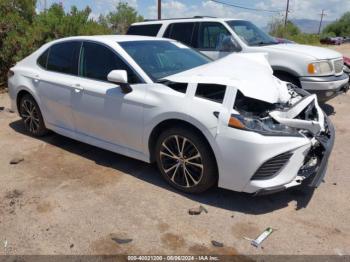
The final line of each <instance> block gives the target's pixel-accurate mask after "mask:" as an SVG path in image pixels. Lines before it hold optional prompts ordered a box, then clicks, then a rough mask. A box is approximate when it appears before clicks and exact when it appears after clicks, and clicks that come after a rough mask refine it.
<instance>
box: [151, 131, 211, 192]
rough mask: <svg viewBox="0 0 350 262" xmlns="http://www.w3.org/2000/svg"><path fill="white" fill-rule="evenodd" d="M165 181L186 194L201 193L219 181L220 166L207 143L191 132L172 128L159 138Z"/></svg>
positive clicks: (158, 156)
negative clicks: (218, 168) (217, 164)
mask: <svg viewBox="0 0 350 262" xmlns="http://www.w3.org/2000/svg"><path fill="white" fill-rule="evenodd" d="M155 154H156V156H155V158H156V161H157V165H158V168H159V170H160V172H161V173H162V175H163V177H164V178H165V180H166V181H167V182H168V183H169V184H170V185H171V186H173V187H175V188H176V189H179V190H181V191H183V192H186V193H201V192H204V191H206V190H207V189H209V188H210V187H212V186H213V185H214V184H215V183H216V181H217V166H216V160H215V157H214V154H213V152H212V150H211V148H210V146H209V144H208V142H207V141H206V140H205V139H204V138H203V137H202V135H201V134H199V133H198V132H195V131H193V130H191V129H186V128H182V127H173V128H169V129H167V130H165V131H164V132H163V133H161V135H160V136H159V138H158V140H157V143H156V147H155Z"/></svg>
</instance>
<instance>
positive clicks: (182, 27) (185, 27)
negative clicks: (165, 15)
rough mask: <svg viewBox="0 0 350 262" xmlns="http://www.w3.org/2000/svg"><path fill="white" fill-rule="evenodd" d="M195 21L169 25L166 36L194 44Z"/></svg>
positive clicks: (187, 43)
mask: <svg viewBox="0 0 350 262" xmlns="http://www.w3.org/2000/svg"><path fill="white" fill-rule="evenodd" d="M194 27H195V23H174V24H171V25H169V26H168V28H167V30H166V31H165V33H164V37H167V38H171V39H175V40H177V41H179V42H182V43H184V44H186V45H189V46H191V45H192V36H193V32H194Z"/></svg>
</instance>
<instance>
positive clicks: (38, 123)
mask: <svg viewBox="0 0 350 262" xmlns="http://www.w3.org/2000/svg"><path fill="white" fill-rule="evenodd" d="M19 114H20V116H21V118H22V120H23V124H24V128H25V130H26V131H27V132H28V133H30V134H31V135H32V136H35V137H40V136H44V135H46V134H47V132H48V130H47V129H46V127H45V123H44V119H43V117H42V114H41V111H40V108H39V106H38V104H37V103H36V101H35V100H34V98H33V97H32V96H31V95H29V94H26V95H24V96H23V97H22V98H21V101H20V104H19Z"/></svg>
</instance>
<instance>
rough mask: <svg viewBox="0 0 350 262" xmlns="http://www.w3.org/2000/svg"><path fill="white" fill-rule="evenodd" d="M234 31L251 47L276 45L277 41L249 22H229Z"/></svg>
mask: <svg viewBox="0 0 350 262" xmlns="http://www.w3.org/2000/svg"><path fill="white" fill-rule="evenodd" d="M227 24H228V25H229V26H230V27H231V28H232V30H233V31H234V32H235V33H236V34H237V35H238V36H239V38H240V39H242V40H243V42H245V43H246V44H247V45H249V46H263V45H274V44H277V41H276V40H275V39H273V38H272V37H271V36H269V35H268V34H266V33H265V32H264V31H262V30H261V29H260V28H258V27H257V26H256V25H254V24H253V23H251V22H248V21H242V20H232V21H227Z"/></svg>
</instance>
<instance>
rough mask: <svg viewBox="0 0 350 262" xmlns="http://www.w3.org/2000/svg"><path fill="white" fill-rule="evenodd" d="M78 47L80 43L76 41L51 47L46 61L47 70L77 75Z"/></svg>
mask: <svg viewBox="0 0 350 262" xmlns="http://www.w3.org/2000/svg"><path fill="white" fill-rule="evenodd" d="M80 46H81V42H78V41H71V42H63V43H58V44H54V45H53V46H51V47H50V51H49V57H48V59H47V66H46V68H47V70H50V71H55V72H59V73H65V74H71V75H77V74H78V60H79V51H80ZM38 62H39V61H38Z"/></svg>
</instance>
